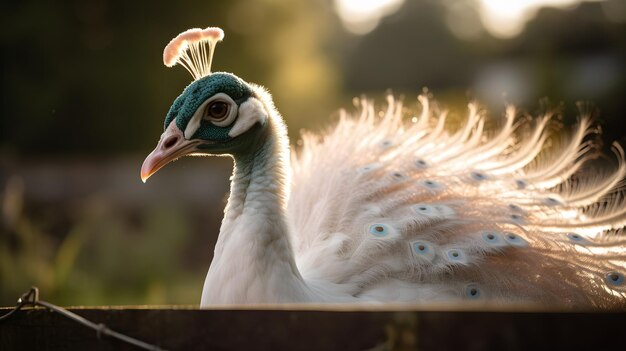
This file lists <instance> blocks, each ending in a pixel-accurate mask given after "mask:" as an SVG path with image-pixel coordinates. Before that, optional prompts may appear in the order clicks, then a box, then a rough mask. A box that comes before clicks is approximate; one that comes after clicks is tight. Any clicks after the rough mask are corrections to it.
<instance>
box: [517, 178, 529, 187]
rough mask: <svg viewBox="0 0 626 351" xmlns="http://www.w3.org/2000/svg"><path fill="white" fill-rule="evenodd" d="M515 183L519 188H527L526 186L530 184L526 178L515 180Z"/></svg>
mask: <svg viewBox="0 0 626 351" xmlns="http://www.w3.org/2000/svg"><path fill="white" fill-rule="evenodd" d="M515 185H517V188H518V189H526V187H527V186H528V183H527V182H526V181H525V180H522V179H517V180H516V181H515Z"/></svg>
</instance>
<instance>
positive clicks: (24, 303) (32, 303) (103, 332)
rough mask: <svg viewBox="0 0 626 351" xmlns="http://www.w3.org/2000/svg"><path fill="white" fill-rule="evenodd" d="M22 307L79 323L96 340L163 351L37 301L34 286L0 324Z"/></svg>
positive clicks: (59, 308) (23, 295) (37, 292)
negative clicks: (41, 309)
mask: <svg viewBox="0 0 626 351" xmlns="http://www.w3.org/2000/svg"><path fill="white" fill-rule="evenodd" d="M23 307H43V308H46V309H48V310H49V311H53V312H57V313H59V314H60V315H61V316H63V317H66V318H68V319H71V320H73V321H74V322H77V323H80V324H82V325H84V326H85V327H87V328H91V329H93V330H95V331H96V336H97V338H98V339H101V338H102V337H103V336H105V337H111V338H114V339H117V340H120V341H122V342H125V343H127V344H130V345H133V346H136V347H138V348H141V349H144V350H151V351H165V350H164V349H162V348H160V347H158V346H156V345H152V344H149V343H147V342H144V341H141V340H137V339H135V338H132V337H130V336H128V335H124V334H122V333H119V332H116V331H115V330H112V329H111V328H109V327H107V326H106V325H104V324H102V323H94V322H92V321H90V320H87V319H85V318H83V317H81V316H79V315H77V314H76V313H72V312H70V311H68V310H66V309H65V308H63V307H59V306H57V305H53V304H51V303H49V302H46V301H42V300H40V299H39V289H38V288H37V287H34V286H33V287H31V288H30V290H29V291H27V292H25V293H24V294H22V296H21V297H20V298H19V299H18V300H17V305H15V307H14V308H13V309H12V310H10V311H9V312H8V313H6V314H4V315H2V316H0V323H3V322H6V321H7V320H9V319H10V318H11V317H13V316H14V315H15V313H16V312H18V311H19V310H21V309H22V308H23Z"/></svg>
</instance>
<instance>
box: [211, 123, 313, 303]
mask: <svg viewBox="0 0 626 351" xmlns="http://www.w3.org/2000/svg"><path fill="white" fill-rule="evenodd" d="M269 122H270V125H268V126H266V127H265V128H266V130H265V132H264V133H262V134H261V137H260V138H259V139H258V140H254V141H252V143H253V144H252V149H253V150H254V151H253V152H248V153H241V154H236V155H234V160H235V168H234V172H233V176H232V178H231V192H230V196H229V199H228V204H227V206H226V210H225V214H224V220H223V221H222V226H221V228H220V234H219V238H218V241H217V244H216V246H215V253H214V257H213V261H212V262H211V267H210V269H209V272H208V274H207V278H206V281H205V285H204V290H203V293H202V306H206V305H209V304H224V303H234V304H236V303H272V302H286V301H293V302H297V301H306V300H308V299H309V295H310V294H309V292H308V288H307V286H306V284H305V283H304V281H303V279H302V277H301V275H300V273H299V271H298V268H297V266H296V263H295V260H294V254H293V250H292V245H291V242H290V240H289V227H288V224H287V220H286V216H285V214H286V207H287V194H288V193H287V191H288V186H289V169H290V168H289V163H288V162H289V149H288V144H287V143H288V142H287V139H286V130H285V127H284V125H282V121H281V120H270V121H269ZM277 124H278V125H277ZM255 144H257V145H255Z"/></svg>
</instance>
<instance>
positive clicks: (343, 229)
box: [142, 38, 626, 308]
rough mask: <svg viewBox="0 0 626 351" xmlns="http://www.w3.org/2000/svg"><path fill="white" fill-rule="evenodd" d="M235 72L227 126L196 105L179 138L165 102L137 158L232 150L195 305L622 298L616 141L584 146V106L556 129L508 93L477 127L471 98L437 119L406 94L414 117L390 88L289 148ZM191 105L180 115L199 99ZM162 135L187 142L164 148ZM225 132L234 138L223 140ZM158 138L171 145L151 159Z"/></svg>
mask: <svg viewBox="0 0 626 351" xmlns="http://www.w3.org/2000/svg"><path fill="white" fill-rule="evenodd" d="M220 39H221V38H220ZM212 44H213V47H214V43H212ZM211 50H212V49H211ZM211 55H212V51H211ZM169 58H170V60H171V55H170V57H169ZM220 75H224V74H221V73H215V74H211V73H210V72H209V73H207V74H206V75H205V76H203V77H200V78H197V77H196V78H197V80H196V82H198V84H200V83H202V84H205V85H206V86H208V84H213V85H212V86H214V85H215V84H216V83H211V82H210V81H211V80H216V81H217V80H218V79H226V78H223V77H221V76H220ZM228 77H230V75H229V76H228ZM233 77H234V76H233ZM235 78H236V77H235ZM203 79H204V80H206V81H202V82H201V80H203ZM228 79H231V78H228ZM233 79H234V78H233ZM237 79H238V78H237ZM220 82H222V81H221V80H220ZM237 82H238V81H237ZM241 82H242V83H241V84H245V87H248V88H249V89H250V94H249V95H250V96H249V97H247V98H245V99H244V98H242V101H241V102H236V104H235V102H233V103H231V104H230V105H228V106H230V108H234V109H238V110H237V111H238V115H237V120H236V121H235V122H233V127H232V129H231V131H232V130H236V131H237V132H236V133H234V134H236V135H235V136H233V135H231V136H230V137H224V138H226V139H224V140H225V141H220V143H221V144H219V145H220V146H215V145H216V142H215V140H213V139H210V138H208V137H205V136H202V135H203V134H202V133H206V135H217V134H216V133H218V132H219V129H217V130H216V129H215V127H214V125H211V123H212V121H214V120H215V118H214V116H213V117H212V116H211V115H206V116H205V117H206V118H204V119H203V123H205V122H206V125H203V126H200V127H199V126H197V125H194V128H196V129H198V128H199V129H200V130H199V131H198V132H197V133H196V134H194V135H195V137H187V138H184V136H183V133H182V131H181V130H180V129H181V127H182V126H184V125H185V123H187V122H189V121H188V120H185V118H186V117H184V116H183V115H184V114H183V113H182V112H177V111H175V112H176V113H177V115H176V116H174V117H172V118H173V122H171V123H169V122H168V121H170V120H166V127H167V128H166V132H165V133H164V136H163V137H162V139H161V141H160V143H159V146H157V149H155V151H154V152H153V154H151V155H150V156H149V157H148V159H146V163H144V166H143V168H142V177H144V179H145V178H147V177H148V176H149V175H151V174H152V173H154V172H155V171H156V170H157V169H158V168H160V167H161V166H163V165H164V164H165V163H167V162H169V161H170V160H171V159H174V158H176V157H180V156H184V155H186V154H198V153H203V154H231V155H233V157H234V159H235V171H234V174H233V177H232V178H231V180H232V183H231V193H230V197H229V200H228V205H227V207H226V210H225V216H224V220H223V222H222V226H221V229H220V234H219V239H218V242H217V245H216V247H215V255H214V259H213V262H212V263H211V267H210V269H209V272H208V274H207V278H206V281H205V285H204V290H203V293H202V306H209V305H212V304H234V303H277V302H278V303H281V302H365V301H377V302H409V303H413V302H428V301H472V302H475V301H483V302H489V303H496V304H502V303H515V304H520V303H521V304H525V303H532V304H546V305H547V304H549V305H551V306H553V305H558V306H568V307H596V308H617V307H619V308H623V307H626V284H625V283H624V272H625V268H626V238H625V237H624V235H622V230H623V227H624V226H625V225H626V197H625V196H624V179H625V177H626V162H625V161H624V151H623V149H622V148H621V147H620V146H619V145H618V144H614V145H613V150H614V153H615V159H616V162H613V164H614V165H613V167H612V168H611V167H606V168H601V169H599V168H597V163H593V162H592V161H591V160H592V159H594V158H596V156H597V155H598V151H597V149H598V148H597V146H596V144H595V143H594V141H593V138H592V134H594V133H596V130H595V129H594V128H593V125H592V123H591V119H590V117H589V116H588V115H586V114H584V112H583V114H582V115H581V116H580V119H579V122H578V124H577V126H576V127H574V128H572V130H559V129H560V128H557V127H556V126H557V125H559V124H558V123H554V122H553V120H554V119H555V118H554V116H553V114H551V113H546V114H545V115H543V116H538V117H537V118H520V117H519V116H518V114H517V113H516V110H515V108H514V107H512V106H509V107H508V108H507V109H506V113H505V117H504V118H503V119H502V121H500V122H498V121H496V123H495V124H496V126H494V127H487V125H488V124H491V123H487V121H486V118H485V115H484V113H482V111H481V110H480V109H479V107H478V105H477V104H473V103H472V104H470V105H469V109H468V114H467V117H466V118H465V119H464V120H463V121H456V122H450V121H448V119H447V113H446V111H438V110H437V109H434V108H432V106H431V105H432V104H431V102H430V99H429V98H428V97H427V96H426V95H421V96H419V99H418V100H419V104H418V111H419V115H418V116H415V117H413V116H412V115H411V114H409V112H407V111H408V110H407V109H406V108H404V106H403V104H402V102H401V101H397V100H395V99H394V98H393V97H392V96H388V98H387V104H386V106H385V107H384V109H383V111H379V110H378V109H377V108H376V106H375V105H374V103H373V102H372V101H369V100H365V99H360V100H358V101H356V105H357V108H356V110H355V112H353V113H349V112H342V114H341V117H340V119H339V122H338V123H337V124H336V125H334V126H332V127H331V128H330V129H328V130H327V131H326V132H324V133H322V134H312V133H306V134H304V135H303V136H302V140H303V144H302V147H301V148H299V149H298V150H296V151H295V152H293V153H292V155H291V157H290V155H289V145H288V139H287V132H286V127H285V125H284V122H283V120H282V118H281V116H280V114H279V113H278V112H277V110H276V109H275V108H274V104H273V102H272V99H271V96H270V95H269V93H267V92H266V91H265V90H264V89H263V88H261V87H259V86H256V85H253V84H249V83H245V82H243V81H241ZM194 84H195V82H194ZM219 84H223V83H219ZM219 84H218V85H219ZM237 84H239V83H237ZM205 85H203V87H204V86H205ZM192 86H193V84H192V85H190V87H189V88H188V89H191V87H192ZM220 86H221V85H220ZM198 89H200V88H198ZM202 89H205V88H202ZM206 89H209V88H206ZM211 89H212V88H211ZM191 90H193V89H191ZM203 91H205V90H203ZM220 92H222V90H220ZM184 94H188V93H187V90H186V93H184ZM189 94H190V93H189ZM213 95H214V93H211V96H213ZM184 96H185V95H181V98H183V97H184ZM231 97H232V99H231V100H232V101H237V99H236V98H235V97H233V96H231ZM181 98H179V99H181ZM204 98H205V99H206V98H210V97H204ZM192 100H193V99H191V98H185V101H186V102H185V103H188V102H189V101H192ZM177 101H178V100H177ZM193 101H195V100H193ZM176 104H177V103H176V102H175V104H174V106H176ZM181 104H182V103H181ZM183 106H184V105H183ZM173 108H174V107H173ZM204 108H205V107H203V109H204ZM181 111H182V110H181ZM198 111H200V109H198V110H197V111H196V112H195V113H196V114H195V116H197V115H198V113H200V112H202V111H204V110H202V111H200V112H198ZM229 111H231V110H229ZM170 113H171V111H170ZM202 113H204V112H202ZM207 113H209V112H207ZM209 114H210V113H209ZM181 116H183V117H181ZM411 117H413V118H411ZM246 121H248V122H246ZM249 121H251V122H249ZM179 123H180V124H179ZM194 123H196V122H194ZM196 124H197V123H196ZM202 128H207V129H206V130H205V131H203V130H202ZM211 128H213V129H211ZM182 130H184V128H182ZM193 131H195V129H194V130H193ZM211 133H213V134H211ZM187 134H188V133H187V131H185V133H184V135H187ZM191 134H193V133H191ZM172 135H175V136H176V143H183V142H184V143H187V144H189V145H195V146H196V149H193V148H191V149H190V148H189V147H187V146H185V147H183V146H180V147H178V146H174V148H177V149H176V150H182V149H185V152H184V153H182V152H178V151H176V152H173V151H172V152H170V151H169V150H166V149H164V147H165V146H163V145H166V144H167V140H171V138H172ZM168 138H169V139H168ZM183 138H184V140H183ZM220 140H221V139H220ZM230 143H239V144H241V143H245V145H247V146H245V148H244V149H242V147H240V146H237V147H233V149H229V147H230V146H224V145H230ZM187 144H185V145H187ZM199 144H205V145H208V146H206V148H213V149H211V150H210V151H203V150H201V149H200V148H197V145H199ZM239 144H237V145H239ZM172 145H174V144H172ZM176 145H178V144H176ZM181 145H182V144H181ZM216 147H217V148H218V149H215V148H216ZM163 150H165V151H163ZM216 150H217V151H216ZM242 150H245V152H244V151H242ZM159 152H170V153H171V155H170V154H168V155H170V156H167V157H166V160H165V161H163V160H161V159H159V162H156V161H153V160H152V158H155V157H156V156H154V155H156V154H158V153H159ZM159 155H160V154H159ZM159 157H161V156H159ZM594 162H595V161H594Z"/></svg>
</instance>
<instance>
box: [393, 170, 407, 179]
mask: <svg viewBox="0 0 626 351" xmlns="http://www.w3.org/2000/svg"><path fill="white" fill-rule="evenodd" d="M391 176H392V177H393V179H396V180H402V179H404V174H402V173H400V172H397V171H396V172H393V173H391Z"/></svg>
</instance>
